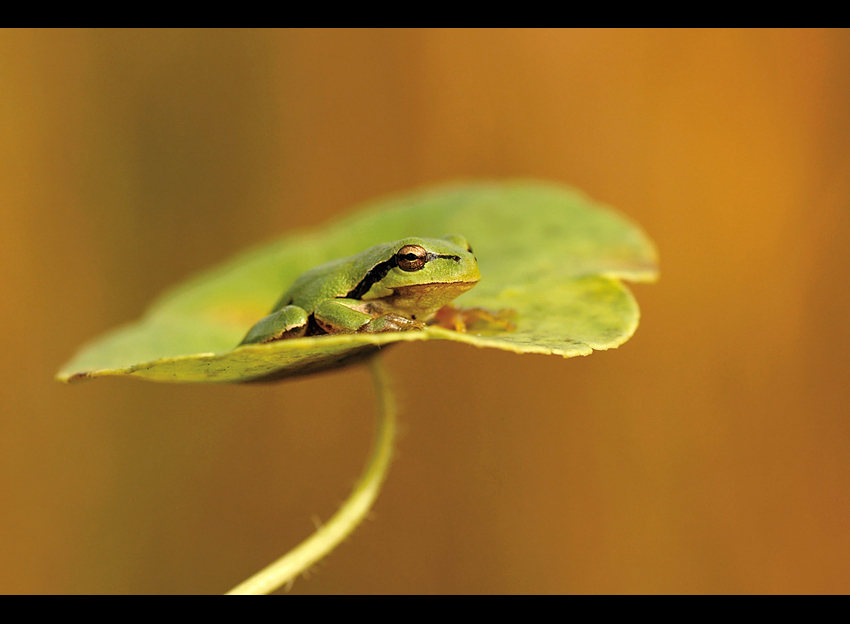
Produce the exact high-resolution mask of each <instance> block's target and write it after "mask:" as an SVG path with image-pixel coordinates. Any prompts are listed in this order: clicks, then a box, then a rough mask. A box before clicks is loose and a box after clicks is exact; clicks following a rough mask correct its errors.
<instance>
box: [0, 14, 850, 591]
mask: <svg viewBox="0 0 850 624" xmlns="http://www.w3.org/2000/svg"><path fill="white" fill-rule="evenodd" d="M0 171H2V173H0V218H2V221H0V224H2V227H0V301H2V303H0V326H2V328H3V334H4V337H3V338H2V342H1V344H2V345H3V352H4V357H2V358H0V377H1V379H0V501H2V506H1V507H0V591H2V592H7V593H17V592H25V593H31V592H44V593H57V592H58V593H65V592H70V593H82V592H95V593H111V592H132V593H148V592H166V593H171V592H181V593H182V592H199V593H218V592H223V591H225V590H227V589H229V588H230V587H231V586H233V585H235V584H236V583H238V582H239V581H241V580H243V579H244V578H245V577H247V576H248V575H249V574H251V573H253V572H255V571H256V570H258V569H259V568H260V567H262V566H263V565H265V564H267V563H268V562H270V561H271V560H272V559H274V558H276V557H277V556H279V555H280V554H282V553H284V552H285V551H287V550H288V549H289V548H291V547H292V546H294V545H295V544H296V543H298V542H299V541H300V540H302V539H303V538H305V537H307V535H309V534H310V533H311V531H312V530H313V522H312V520H311V518H321V519H327V518H328V517H329V516H330V515H331V514H332V513H333V512H334V511H335V510H336V508H337V506H338V505H339V503H340V502H341V501H342V500H343V499H344V498H345V496H347V494H348V492H349V490H350V488H351V486H352V484H353V483H354V480H355V479H356V477H357V475H358V474H359V472H360V469H361V466H362V464H363V462H364V461H365V459H366V456H367V454H368V450H369V447H370V444H371V439H372V433H373V431H372V429H373V421H374V413H373V409H374V405H373V395H372V387H371V380H370V378H369V375H368V373H367V371H365V370H363V369H351V370H346V371H340V372H335V373H330V374H324V375H319V376H316V377H314V378H309V379H305V380H300V381H292V382H287V383H281V384H273V385H266V386H255V385H252V386H244V387H243V386H236V385H233V386H207V385H184V386H180V385H161V384H154V383H146V382H142V381H138V380H133V379H105V380H96V381H92V382H87V383H82V384H78V385H75V386H71V387H68V386H63V385H60V384H58V383H56V382H54V381H53V379H52V376H53V374H54V373H55V371H56V370H57V369H58V368H59V366H60V365H61V364H63V363H64V362H65V361H66V360H67V359H68V358H69V357H70V356H71V355H72V354H73V352H74V351H75V350H76V349H77V348H78V347H79V346H80V345H81V344H83V343H84V342H85V341H87V340H90V339H92V338H94V337H96V336H98V335H99V334H101V333H102V332H104V331H106V330H108V329H111V328H112V327H114V326H116V325H119V324H121V323H124V322H127V321H130V320H132V319H133V318H135V317H137V316H138V315H139V314H141V312H142V311H143V309H144V307H145V306H146V304H147V303H148V302H150V301H151V300H152V299H153V298H155V297H156V296H157V295H158V294H159V293H160V292H161V291H162V290H163V289H165V288H166V287H168V286H170V285H173V284H175V283H177V282H179V281H181V280H182V279H184V278H186V277H188V276H190V275H192V274H193V273H195V272H197V271H199V270H202V269H205V268H207V267H209V266H211V265H213V264H215V263H217V262H220V261H223V260H225V259H227V258H229V257H230V256H232V255H233V254H234V253H236V252H238V251H241V250H243V249H245V248H246V247H250V246H252V245H255V244H257V243H259V242H262V241H265V240H268V239H270V238H272V237H275V236H277V235H279V234H282V233H285V232H289V231H291V230H293V229H297V228H304V227H320V226H321V224H322V223H324V222H325V221H327V220H329V219H332V218H334V216H335V215H338V214H344V213H347V212H348V211H349V210H350V208H351V207H352V206H353V205H355V204H356V203H358V202H361V201H363V200H368V199H371V198H375V197H379V196H381V195H384V194H387V193H394V192H401V191H406V190H410V189H412V188H415V187H419V186H422V185H427V184H432V183H439V182H446V181H454V180H458V179H469V178H482V177H483V178H494V177H495V178H502V177H516V176H522V177H536V178H544V179H550V180H556V181H560V182H564V183H568V184H572V185H575V186H577V187H579V188H581V189H583V190H584V191H586V192H588V193H589V194H590V195H591V196H593V197H595V198H596V199H598V200H601V201H604V202H606V203H610V204H612V205H614V206H616V207H618V208H619V209H620V210H622V211H623V212H624V213H626V214H628V215H630V216H631V217H632V218H634V219H635V220H636V221H638V222H639V223H640V224H642V226H643V227H644V228H645V229H646V231H647V232H648V233H649V235H650V236H651V237H652V238H653V239H654V240H655V241H656V243H657V245H658V248H659V250H660V254H661V260H662V264H661V269H662V272H661V281H660V282H659V283H658V284H655V285H643V286H636V287H634V289H633V290H634V291H635V294H636V296H637V299H638V301H639V303H640V305H641V309H642V313H643V320H642V323H641V326H640V328H639V329H638V331H637V333H636V334H635V336H634V338H633V339H632V340H631V341H630V342H628V343H626V344H625V345H624V346H622V347H621V348H620V349H617V350H614V351H609V352H600V353H595V354H593V355H592V356H590V357H588V358H576V359H571V360H564V359H561V358H558V357H553V356H532V355H525V356H519V355H514V354H510V353H505V352H500V351H495V350H479V349H473V348H469V347H466V346H464V345H461V344H450V343H445V344H442V343H428V344H424V343H412V344H406V345H402V346H400V347H397V348H395V349H393V350H390V351H389V352H388V353H387V361H388V365H389V367H390V369H391V370H392V369H393V368H394V366H395V367H396V368H398V373H397V375H396V384H397V387H398V392H399V394H400V402H401V407H402V415H401V419H402V427H403V435H402V438H401V440H400V443H399V450H398V457H397V459H396V461H395V463H394V465H393V468H392V470H391V473H390V476H389V479H388V481H387V483H386V486H385V489H384V491H383V493H382V494H381V496H380V498H379V500H378V502H377V505H376V507H375V509H374V513H373V514H372V517H371V519H370V520H369V521H367V522H366V523H365V524H364V525H363V526H362V527H361V528H360V529H358V530H357V532H355V534H354V535H353V537H352V538H350V539H349V540H348V541H347V542H345V543H344V544H343V545H342V546H341V547H340V548H339V549H338V550H337V551H336V552H334V553H333V554H332V555H331V556H330V557H329V558H327V559H326V560H324V561H323V562H322V563H320V564H319V565H318V566H316V568H315V569H314V571H313V573H311V574H310V575H309V578H307V579H300V580H298V582H296V583H295V585H294V587H293V588H292V592H293V593H365V592H377V593H395V592H416V593H419V592H424V593H433V592H451V593H454V592H461V593H466V592H483V593H513V592H558V593H561V592H576V593H581V592H841V593H845V592H848V591H850V530H848V529H850V520H848V518H850V419H848V412H850V409H848V408H850V393H848V384H847V381H848V380H847V377H848V342H850V341H848V338H850V326H848V319H849V318H850V295H848V292H849V291H848V283H850V282H848V276H847V270H848V268H850V244H848V237H850V212H849V211H848V196H849V195H850V33H848V31H796V30H795V31H660V32H655V31H142V32H137V31H19V30H13V31H9V30H6V31H1V32H0ZM410 358H414V361H419V362H421V365H422V368H423V369H424V370H423V372H422V373H421V374H417V375H412V376H411V375H409V374H405V372H404V371H405V368H406V367H405V366H404V364H405V363H406V362H408V361H409V360H410Z"/></svg>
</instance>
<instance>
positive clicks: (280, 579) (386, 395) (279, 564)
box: [227, 355, 396, 595]
mask: <svg viewBox="0 0 850 624" xmlns="http://www.w3.org/2000/svg"><path fill="white" fill-rule="evenodd" d="M370 369H371V371H372V379H373V381H374V384H375V395H376V399H377V411H378V423H377V431H376V434H375V443H374V447H373V449H372V455H371V457H370V458H369V462H368V463H367V464H366V468H365V470H364V471H363V474H362V476H361V477H360V481H359V482H358V483H357V485H356V486H355V488H354V491H352V493H351V495H350V496H349V497H348V499H347V500H346V501H345V502H344V503H343V505H342V507H340V508H339V511H337V512H336V514H334V515H333V517H332V518H331V519H330V520H328V522H327V523H326V524H325V525H324V526H323V527H321V528H320V529H319V530H317V531H316V532H315V533H314V534H313V535H311V536H310V537H308V538H307V539H306V540H304V541H303V542H301V543H300V544H299V545H298V546H296V547H295V548H293V549H292V550H291V551H289V552H288V553H286V554H285V555H284V556H283V557H281V558H280V559H278V560H277V561H275V562H274V563H272V564H271V565H269V566H267V567H266V568H264V569H262V570H260V571H259V572H257V573H256V574H255V575H254V576H252V577H250V578H249V579H247V580H246V581H243V582H242V583H240V584H239V585H237V586H236V587H234V588H233V589H231V590H230V591H229V592H227V594H228V595H257V594H268V593H271V592H273V591H275V590H276V589H278V588H279V587H281V586H283V585H285V584H287V583H291V582H293V581H294V580H295V579H296V578H298V575H300V574H301V573H302V572H304V571H305V570H307V569H308V568H309V567H310V566H312V565H313V564H315V563H316V562H318V561H319V560H320V559H321V558H322V557H324V556H325V555H327V554H328V553H330V552H331V551H332V550H333V549H334V548H336V546H337V545H338V544H339V543H340V542H342V540H344V539H345V538H346V537H348V536H349V535H350V534H351V532H352V531H354V529H355V528H356V527H357V525H358V524H360V523H361V522H362V521H363V519H364V518H365V517H366V514H368V513H369V509H370V508H371V507H372V504H373V503H374V502H375V499H376V498H377V497H378V493H379V492H380V490H381V485H382V484H383V482H384V479H385V478H386V476H387V471H388V469H389V466H390V461H391V460H392V452H393V446H394V442H395V435H396V405H395V397H394V395H393V392H392V388H391V387H390V380H389V376H388V375H387V372H386V370H385V368H384V365H383V363H382V362H381V359H380V357H379V356H377V355H376V356H374V357H373V358H372V359H371V361H370Z"/></svg>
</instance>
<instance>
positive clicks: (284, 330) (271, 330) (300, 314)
mask: <svg viewBox="0 0 850 624" xmlns="http://www.w3.org/2000/svg"><path fill="white" fill-rule="evenodd" d="M307 319H308V316H307V312H306V311H305V310H303V309H302V308H299V307H298V306H294V305H289V306H286V307H285V308H282V309H280V310H278V311H277V312H272V313H271V314H269V315H268V316H266V317H264V318H262V319H260V320H259V321H257V323H256V324H255V325H254V326H253V327H252V328H251V329H249V330H248V333H247V334H245V337H244V338H243V339H242V342H240V343H239V344H240V345H243V344H263V343H266V342H273V341H275V340H286V339H289V338H300V337H301V336H303V335H304V334H305V333H306V331H307Z"/></svg>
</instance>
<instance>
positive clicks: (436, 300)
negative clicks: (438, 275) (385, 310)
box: [381, 281, 478, 320]
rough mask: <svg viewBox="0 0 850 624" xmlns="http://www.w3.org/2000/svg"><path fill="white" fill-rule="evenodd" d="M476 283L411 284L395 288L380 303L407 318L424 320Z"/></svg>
mask: <svg viewBox="0 0 850 624" xmlns="http://www.w3.org/2000/svg"><path fill="white" fill-rule="evenodd" d="M477 283H478V282H477V281H475V282H434V283H430V284H413V285H411V286H397V287H395V288H393V294H392V295H390V296H389V297H382V298H381V302H382V303H384V304H386V305H387V306H389V307H390V308H394V309H396V310H398V311H399V312H401V313H403V314H404V315H405V316H407V317H408V318H412V319H415V320H424V319H423V318H421V317H422V316H423V315H424V316H426V317H428V316H431V315H432V314H433V313H434V312H436V311H437V310H439V309H440V308H442V307H443V306H444V305H447V304H449V303H451V302H452V301H453V300H454V299H456V298H457V297H459V296H460V295H462V294H463V293H465V292H466V291H467V290H469V289H470V288H472V287H473V286H475V285H476V284H477Z"/></svg>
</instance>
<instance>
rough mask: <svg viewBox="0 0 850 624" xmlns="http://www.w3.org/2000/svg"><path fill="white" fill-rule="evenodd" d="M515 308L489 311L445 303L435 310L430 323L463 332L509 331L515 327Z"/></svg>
mask: <svg viewBox="0 0 850 624" xmlns="http://www.w3.org/2000/svg"><path fill="white" fill-rule="evenodd" d="M516 317H517V313H516V310H508V309H504V310H499V311H498V312H491V311H490V310H485V309H484V308H466V309H462V308H455V307H453V306H450V305H447V306H443V307H442V308H440V309H439V310H438V311H437V314H436V315H435V316H434V318H433V320H432V321H431V325H436V326H438V327H442V328H443V329H452V330H454V331H457V332H465V333H492V332H511V331H514V330H515V329H516V323H515V320H516Z"/></svg>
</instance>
